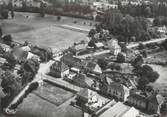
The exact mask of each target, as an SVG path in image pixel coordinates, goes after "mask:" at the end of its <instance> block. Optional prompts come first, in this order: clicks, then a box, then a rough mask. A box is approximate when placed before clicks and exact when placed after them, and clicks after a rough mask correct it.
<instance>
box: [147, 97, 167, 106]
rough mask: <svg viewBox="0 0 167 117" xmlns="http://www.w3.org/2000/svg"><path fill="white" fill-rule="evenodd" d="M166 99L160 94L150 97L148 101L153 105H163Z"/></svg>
mask: <svg viewBox="0 0 167 117" xmlns="http://www.w3.org/2000/svg"><path fill="white" fill-rule="evenodd" d="M164 100H165V99H164V97H163V96H162V95H160V94H157V95H156V94H153V95H152V96H150V97H148V101H151V102H152V103H157V104H158V105H159V104H162V103H163V102H164Z"/></svg>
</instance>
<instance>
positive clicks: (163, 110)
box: [160, 102, 167, 117]
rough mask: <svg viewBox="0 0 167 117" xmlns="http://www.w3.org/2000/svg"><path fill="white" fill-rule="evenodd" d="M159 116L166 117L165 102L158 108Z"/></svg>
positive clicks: (166, 104) (166, 107)
mask: <svg viewBox="0 0 167 117" xmlns="http://www.w3.org/2000/svg"><path fill="white" fill-rule="evenodd" d="M160 113H161V117H166V115H167V102H164V103H163V104H162V105H161V108H160Z"/></svg>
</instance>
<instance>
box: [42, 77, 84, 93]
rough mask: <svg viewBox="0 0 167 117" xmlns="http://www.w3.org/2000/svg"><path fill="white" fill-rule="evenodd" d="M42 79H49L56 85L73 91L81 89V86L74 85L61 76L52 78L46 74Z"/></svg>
mask: <svg viewBox="0 0 167 117" xmlns="http://www.w3.org/2000/svg"><path fill="white" fill-rule="evenodd" d="M43 80H44V81H49V82H51V83H53V84H55V85H58V86H60V87H63V88H66V89H68V90H71V91H74V92H79V91H80V90H81V89H83V88H81V87H78V86H76V85H73V84H71V83H69V82H67V81H64V80H63V79H62V78H54V77H51V76H48V75H43Z"/></svg>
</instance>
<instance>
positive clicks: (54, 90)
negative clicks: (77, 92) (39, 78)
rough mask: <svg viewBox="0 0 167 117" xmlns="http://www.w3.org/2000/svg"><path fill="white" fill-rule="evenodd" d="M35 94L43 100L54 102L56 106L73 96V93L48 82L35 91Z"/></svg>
mask: <svg viewBox="0 0 167 117" xmlns="http://www.w3.org/2000/svg"><path fill="white" fill-rule="evenodd" d="M34 94H35V95H37V96H39V97H40V98H41V99H43V100H46V101H48V102H50V103H53V104H54V105H55V106H59V105H61V104H63V103H64V102H65V101H67V100H68V99H69V98H71V97H72V96H73V94H72V93H70V92H68V91H65V90H63V89H61V88H58V87H55V86H53V85H49V84H46V83H44V85H43V86H42V87H40V88H39V89H38V90H37V91H35V92H34Z"/></svg>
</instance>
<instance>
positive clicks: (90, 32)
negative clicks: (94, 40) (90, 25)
mask: <svg viewBox="0 0 167 117" xmlns="http://www.w3.org/2000/svg"><path fill="white" fill-rule="evenodd" d="M95 34H96V30H95V29H91V30H90V31H89V34H88V37H92V36H94V35H95Z"/></svg>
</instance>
